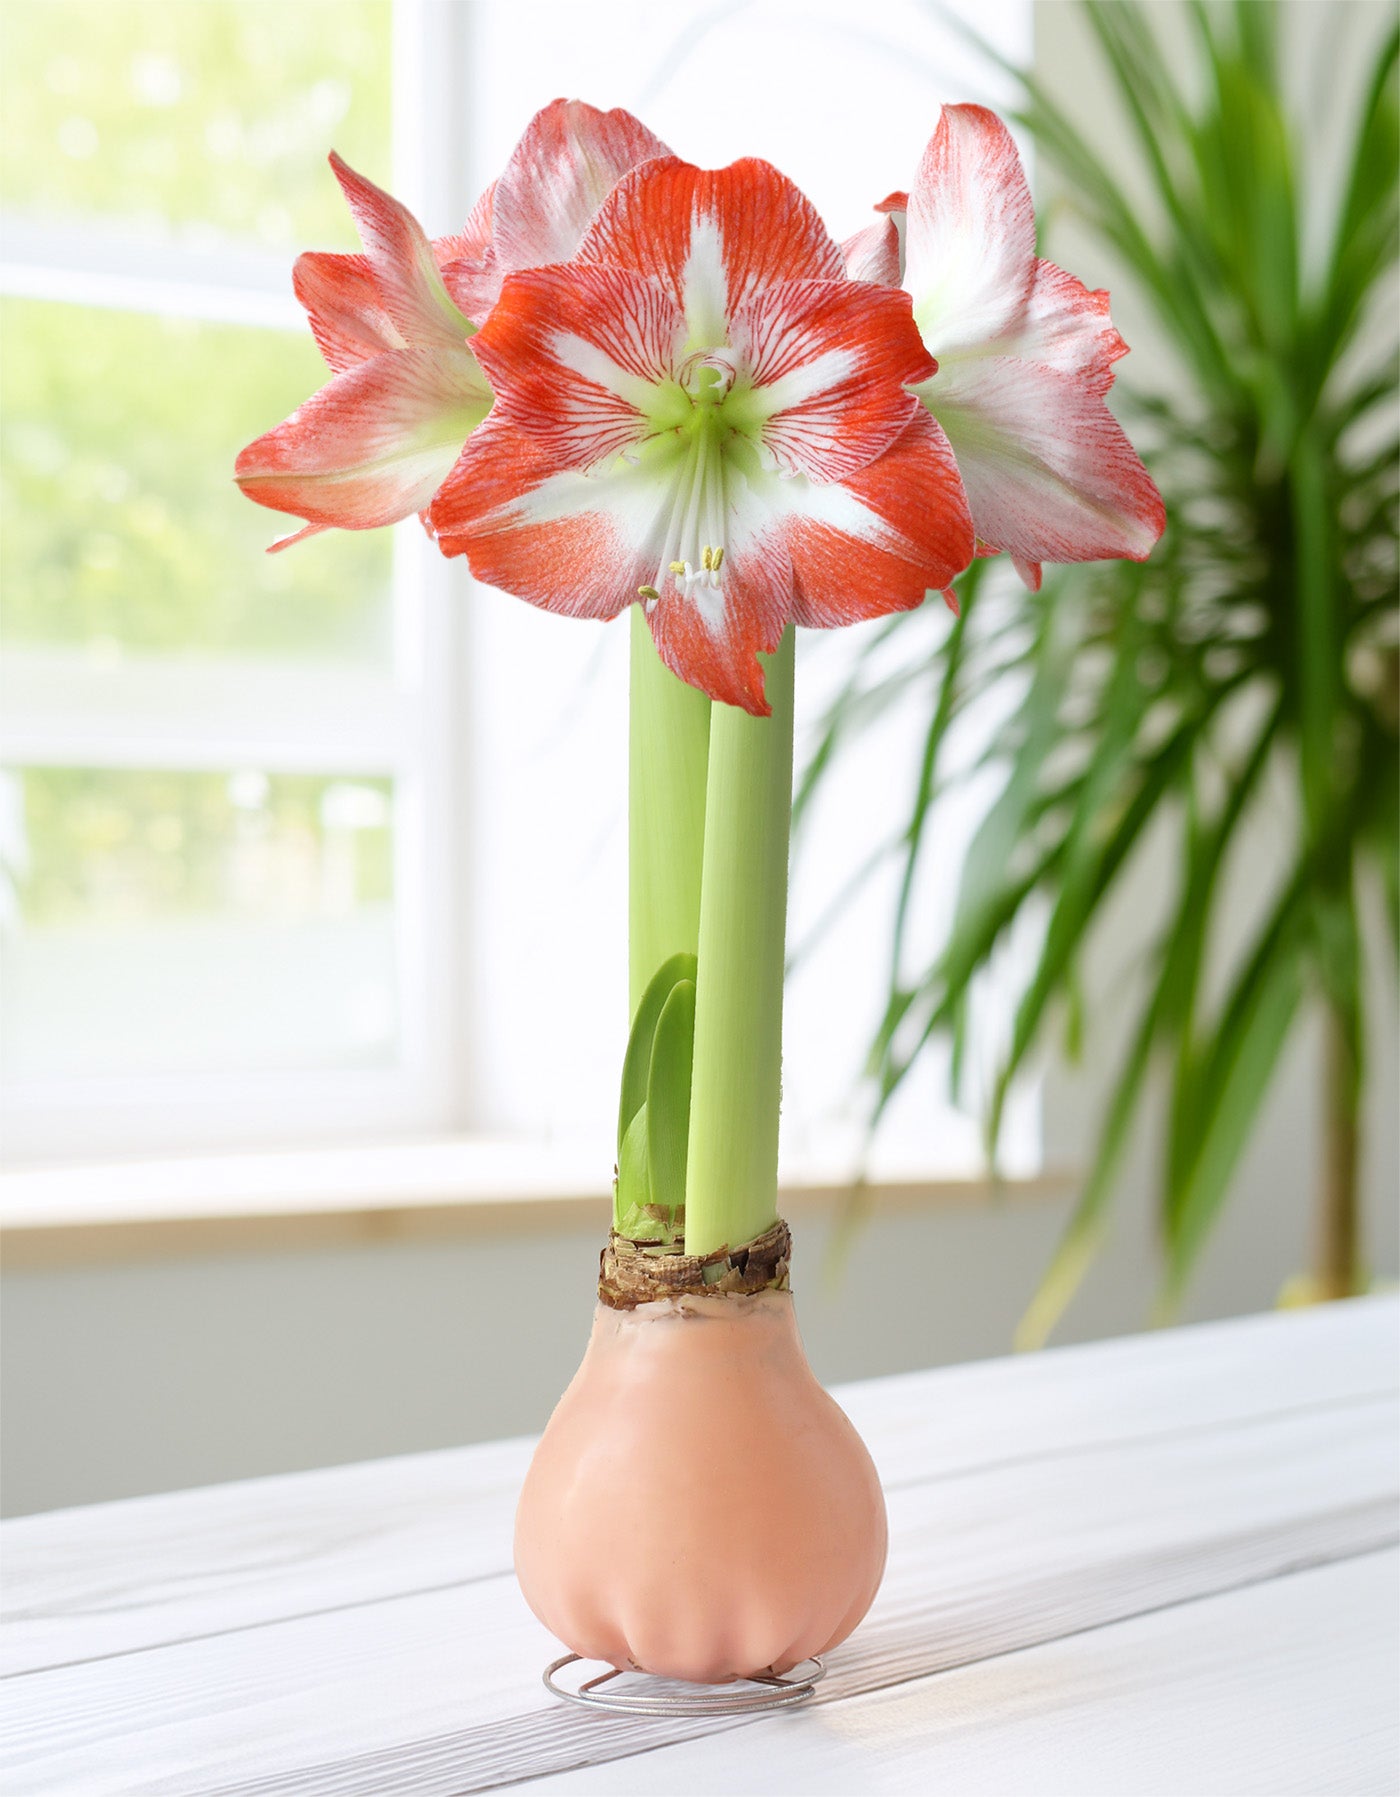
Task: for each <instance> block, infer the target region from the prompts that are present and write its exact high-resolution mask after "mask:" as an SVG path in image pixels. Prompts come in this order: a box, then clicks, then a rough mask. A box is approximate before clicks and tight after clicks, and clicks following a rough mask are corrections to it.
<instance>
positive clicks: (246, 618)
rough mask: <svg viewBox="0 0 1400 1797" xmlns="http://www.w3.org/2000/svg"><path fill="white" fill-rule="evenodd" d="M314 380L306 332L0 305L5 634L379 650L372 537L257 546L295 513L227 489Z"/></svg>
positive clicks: (334, 655)
mask: <svg viewBox="0 0 1400 1797" xmlns="http://www.w3.org/2000/svg"><path fill="white" fill-rule="evenodd" d="M327 179H328V180H329V175H327ZM324 375H325V369H324V366H323V364H322V363H321V359H320V356H319V354H318V352H317V350H316V346H315V344H314V343H313V342H312V339H311V334H310V332H309V331H308V332H306V333H305V334H304V335H303V334H299V333H292V332H287V331H268V330H259V329H255V328H252V327H248V326H239V325H222V324H207V323H202V322H197V321H194V320H190V319H181V318H158V317H153V316H150V315H143V314H135V313H129V312H107V311H102V310H99V309H97V308H90V307H86V306H68V305H58V304H55V303H53V302H51V301H45V300H6V301H4V302H2V303H0V388H3V391H4V395H5V408H4V422H3V426H2V427H0V531H3V534H4V539H5V554H4V561H5V580H4V591H3V598H2V599H0V627H2V628H3V630H4V633H5V636H6V638H7V640H8V641H9V643H10V644H11V646H12V647H13V646H15V645H17V644H20V643H25V644H36V645H37V644H65V645H73V646H75V647H76V646H78V645H84V646H85V647H86V648H87V649H88V650H90V651H95V652H103V653H106V654H107V655H109V656H110V655H111V653H112V652H114V651H120V650H122V649H125V650H131V651H136V652H143V653H166V652H172V651H173V652H180V651H190V652H199V653H204V654H221V653H230V654H253V655H264V654H271V655H278V656H315V657H316V658H317V659H319V660H335V661H346V660H357V661H358V660H375V661H378V660H382V659H383V658H384V657H386V656H387V653H388V647H389V571H390V554H391V542H390V537H389V534H388V533H387V532H385V531H373V532H370V531H366V532H357V533H353V534H352V533H329V532H328V533H327V534H326V535H324V536H321V537H316V538H313V539H312V540H311V541H310V542H308V543H306V544H305V545H302V546H300V547H298V548H297V549H296V550H295V551H294V552H293V553H291V554H284V555H267V554H266V553H265V550H266V548H267V545H268V544H269V543H271V542H273V541H274V540H275V539H276V538H277V537H279V536H284V535H286V533H287V531H288V530H289V529H295V527H296V521H295V520H294V519H284V518H282V517H281V516H279V515H278V514H276V513H273V512H269V511H265V510H263V509H262V508H261V507H258V506H253V505H250V504H249V503H248V501H247V500H246V499H245V498H244V497H243V495H242V494H241V493H240V492H239V491H238V489H237V488H236V487H235V486H234V484H233V478H232V468H233V458H234V456H235V455H236V453H237V451H238V449H239V447H240V446H241V445H242V444H243V443H246V442H248V441H249V440H250V439H251V438H253V437H255V436H257V434H258V433H259V431H261V430H265V429H266V428H267V427H268V426H269V425H271V424H274V423H276V421H277V420H278V419H279V418H282V417H285V416H286V414H287V413H288V412H290V411H292V410H293V408H294V407H295V406H297V405H298V404H299V403H300V402H301V400H303V399H304V398H305V397H306V396H307V394H308V393H311V392H312V391H314V389H315V388H316V387H318V386H319V385H320V384H321V382H322V380H323V378H324Z"/></svg>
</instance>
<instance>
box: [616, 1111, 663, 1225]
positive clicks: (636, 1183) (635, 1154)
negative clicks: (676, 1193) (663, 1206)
mask: <svg viewBox="0 0 1400 1797" xmlns="http://www.w3.org/2000/svg"><path fill="white" fill-rule="evenodd" d="M650 1212H651V1180H650V1175H649V1170H648V1156H647V1112H646V1106H645V1105H642V1106H641V1107H640V1108H639V1109H638V1110H637V1111H636V1112H635V1114H634V1115H633V1117H632V1121H631V1122H630V1123H629V1124H628V1126H627V1134H626V1135H625V1136H624V1137H623V1138H622V1147H621V1149H620V1150H619V1152H618V1157H617V1185H616V1187H615V1188H614V1191H613V1228H614V1229H615V1230H616V1231H617V1233H618V1234H619V1235H626V1236H631V1237H632V1238H633V1239H634V1240H638V1241H640V1240H643V1239H645V1238H646V1237H647V1236H649V1235H654V1234H656V1223H655V1219H654V1218H653V1217H652V1216H651V1214H650Z"/></svg>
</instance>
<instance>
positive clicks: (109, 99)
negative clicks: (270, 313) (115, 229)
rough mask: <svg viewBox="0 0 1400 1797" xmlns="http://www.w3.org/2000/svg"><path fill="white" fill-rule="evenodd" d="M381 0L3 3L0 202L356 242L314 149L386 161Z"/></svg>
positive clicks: (147, 226) (197, 228) (299, 240)
mask: <svg viewBox="0 0 1400 1797" xmlns="http://www.w3.org/2000/svg"><path fill="white" fill-rule="evenodd" d="M389 86H390V68H389V0H257V3H256V4H249V3H248V0H120V4H113V0H5V3H4V4H3V5H0V204H4V205H5V206H7V207H17V208H20V209H22V210H24V211H30V212H36V213H40V214H42V215H43V216H44V217H45V218H46V219H50V218H52V217H53V216H54V215H59V216H69V217H73V218H79V219H82V218H88V217H100V218H101V220H102V222H103V223H104V225H107V226H124V227H136V228H138V229H143V230H145V231H147V232H158V233H160V234H166V233H168V232H169V231H170V230H171V229H172V228H177V229H178V228H184V230H185V231H186V232H187V233H190V232H192V233H194V234H195V235H196V236H197V237H198V239H199V240H200V241H201V242H202V243H208V242H209V241H210V240H217V239H218V238H220V237H223V238H237V239H241V240H245V241H253V242H258V243H262V244H269V245H278V246H280V245H287V246H298V247H300V246H304V245H311V244H318V245H321V246H323V247H325V248H328V249H340V248H354V247H356V246H355V237H354V231H353V228H352V226H351V223H350V219H349V217H348V215H347V213H346V211H345V206H344V203H343V202H342V200H341V197H340V191H339V189H338V188H337V187H336V185H335V183H334V182H333V181H331V180H330V179H328V177H327V174H326V166H325V158H326V149H327V146H328V145H331V144H334V146H335V147H336V148H337V149H338V150H339V151H340V153H341V155H342V156H344V157H345V159H346V160H347V161H348V162H350V163H352V164H353V165H354V166H355V167H357V168H364V169H366V170H367V171H368V172H370V173H372V174H377V175H378V176H379V177H380V178H382V177H383V176H384V175H385V174H386V173H387V170H388V162H389Z"/></svg>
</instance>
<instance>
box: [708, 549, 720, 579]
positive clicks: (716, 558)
mask: <svg viewBox="0 0 1400 1797" xmlns="http://www.w3.org/2000/svg"><path fill="white" fill-rule="evenodd" d="M723 560H724V550H723V549H716V550H715V553H714V557H713V559H712V560H711V561H709V562H708V563H707V564H706V566H708V567H711V568H713V569H714V571H715V573H716V574H718V573H719V565H720V563H721V562H722V561H723Z"/></svg>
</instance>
